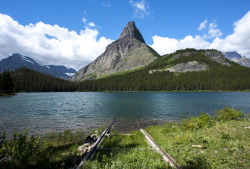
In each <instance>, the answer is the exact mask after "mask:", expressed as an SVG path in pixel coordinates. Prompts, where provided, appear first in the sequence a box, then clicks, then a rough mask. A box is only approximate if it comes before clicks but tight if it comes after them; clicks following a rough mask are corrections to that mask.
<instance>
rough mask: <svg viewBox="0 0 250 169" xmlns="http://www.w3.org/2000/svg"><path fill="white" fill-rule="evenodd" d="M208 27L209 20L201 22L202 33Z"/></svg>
mask: <svg viewBox="0 0 250 169" xmlns="http://www.w3.org/2000/svg"><path fill="white" fill-rule="evenodd" d="M206 26H207V19H205V20H204V21H203V22H201V24H200V26H199V28H198V30H199V31H201V30H202V29H205V28H206Z"/></svg>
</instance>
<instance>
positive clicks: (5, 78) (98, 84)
mask: <svg viewBox="0 0 250 169" xmlns="http://www.w3.org/2000/svg"><path fill="white" fill-rule="evenodd" d="M205 51H207V50H195V49H186V50H179V51H176V52H175V53H173V54H170V55H164V56H161V57H159V58H157V59H156V60H155V61H154V62H152V63H150V64H149V65H148V66H146V67H144V68H142V69H139V70H135V71H132V72H131V71H130V72H128V73H123V74H120V75H113V76H109V77H106V78H103V79H96V80H86V81H83V82H71V81H68V80H64V79H60V78H55V77H51V76H49V75H45V74H42V73H39V72H37V71H34V70H30V69H27V68H21V69H17V70H16V71H14V72H4V73H2V74H1V76H0V82H1V85H0V92H2V93H11V92H13V91H14V92H73V91H197V90H213V91H220V90H222V91H238V90H249V89H250V68H247V67H243V66H240V65H239V64H236V63H234V62H230V61H229V60H227V62H229V63H230V64H231V65H232V66H225V65H222V64H220V63H217V62H215V61H213V60H211V59H210V58H208V57H206V56H205V55H204V54H203V53H204V52H205ZM209 51H210V50H209ZM211 51H216V50H211ZM185 52H194V53H192V54H190V55H189V56H188V57H180V58H177V59H173V57H174V55H176V54H181V53H185ZM194 60H196V61H198V62H202V63H205V64H206V65H208V66H209V70H208V71H198V72H186V73H174V72H169V71H156V72H154V73H149V71H150V70H154V69H159V70H160V69H164V68H166V67H171V66H173V65H175V64H178V63H186V62H189V61H194ZM11 81H12V82H11ZM4 86H5V87H4ZM13 86H14V87H13ZM8 87H9V88H8Z"/></svg>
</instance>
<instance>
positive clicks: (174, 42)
mask: <svg viewBox="0 0 250 169" xmlns="http://www.w3.org/2000/svg"><path fill="white" fill-rule="evenodd" d="M249 30H250V11H249V12H247V13H246V14H245V15H244V16H243V17H242V18H241V19H239V20H238V21H236V22H235V23H234V32H233V34H231V35H228V36H226V37H225V38H224V39H222V38H219V36H221V35H222V33H221V32H220V30H219V29H217V24H216V23H215V22H212V23H210V24H209V30H208V35H207V36H209V38H213V41H212V42H209V41H207V38H208V37H206V36H200V35H196V36H190V35H188V36H186V37H185V38H183V39H174V38H169V37H160V36H158V35H155V36H153V37H152V38H153V44H152V45H151V47H152V48H154V49H155V50H156V51H157V52H158V53H159V54H161V55H163V54H168V53H172V52H175V51H176V50H178V49H185V48H196V49H201V48H202V49H211V48H213V49H218V50H220V51H223V52H225V51H237V52H238V53H240V54H241V55H243V56H246V57H248V58H250V31H249Z"/></svg>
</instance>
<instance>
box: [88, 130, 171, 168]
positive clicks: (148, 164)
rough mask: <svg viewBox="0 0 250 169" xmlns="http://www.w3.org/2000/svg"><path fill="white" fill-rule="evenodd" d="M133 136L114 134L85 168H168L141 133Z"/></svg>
mask: <svg viewBox="0 0 250 169" xmlns="http://www.w3.org/2000/svg"><path fill="white" fill-rule="evenodd" d="M130 134H131V135H122V134H120V133H116V132H113V133H111V135H110V136H109V137H108V138H106V139H105V142H104V143H103V144H102V146H101V148H111V149H110V150H102V151H101V150H99V151H98V153H97V155H96V156H95V158H94V159H93V160H92V161H88V162H87V163H86V164H85V165H84V167H83V168H86V169H87V168H88V169H89V168H96V169H97V168H98V169H99V168H112V169H117V168H126V169H127V168H128V169H129V168H168V167H169V166H168V165H167V164H166V163H165V162H164V161H163V160H162V157H161V155H159V154H158V153H156V152H155V151H153V150H152V149H151V147H150V146H149V145H148V144H147V142H146V140H145V139H144V135H143V134H142V133H141V132H140V131H133V132H131V133H130Z"/></svg>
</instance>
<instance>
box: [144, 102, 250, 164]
mask: <svg viewBox="0 0 250 169" xmlns="http://www.w3.org/2000/svg"><path fill="white" fill-rule="evenodd" d="M243 115H244V114H243V112H241V111H239V110H237V109H233V108H230V107H225V108H224V109H222V110H218V111H216V112H215V116H214V117H212V116H210V115H208V114H204V113H201V114H200V115H199V116H197V117H189V116H188V117H185V118H183V119H182V120H181V122H180V123H173V122H172V123H165V124H164V125H163V126H151V127H148V128H147V129H146V130H147V131H148V132H149V133H150V134H151V136H152V137H153V138H154V139H155V140H156V142H157V143H158V144H159V145H160V146H161V147H162V148H163V149H164V150H165V151H166V152H168V153H169V154H170V155H171V156H173V158H174V159H175V160H176V161H177V163H179V164H180V165H181V166H182V167H183V168H201V169H202V168H218V169H220V168H248V167H249V166H250V163H249V159H250V154H249V151H250V137H249V129H248V127H249V126H250V122H249V119H247V118H243Z"/></svg>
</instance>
